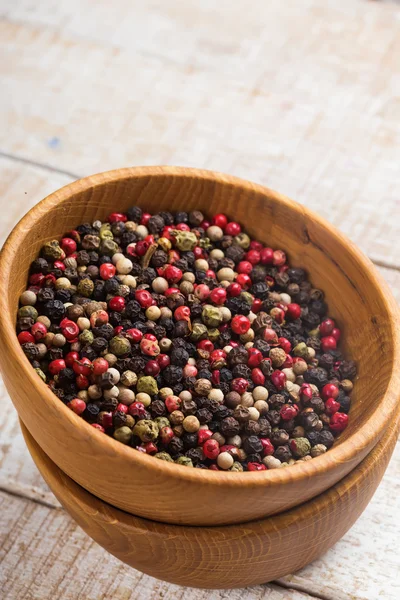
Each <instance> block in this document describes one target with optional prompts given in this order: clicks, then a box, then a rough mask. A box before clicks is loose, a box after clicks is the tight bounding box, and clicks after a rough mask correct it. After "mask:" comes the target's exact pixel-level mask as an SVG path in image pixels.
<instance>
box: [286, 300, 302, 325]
mask: <svg viewBox="0 0 400 600" xmlns="http://www.w3.org/2000/svg"><path fill="white" fill-rule="evenodd" d="M286 316H287V317H288V318H289V319H292V320H293V321H294V320H295V319H300V316H301V306H300V305H299V304H296V303H295V302H291V303H290V304H288V305H287V310H286Z"/></svg>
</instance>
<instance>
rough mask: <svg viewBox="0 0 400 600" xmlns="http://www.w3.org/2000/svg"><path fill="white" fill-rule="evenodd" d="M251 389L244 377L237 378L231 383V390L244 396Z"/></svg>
mask: <svg viewBox="0 0 400 600" xmlns="http://www.w3.org/2000/svg"><path fill="white" fill-rule="evenodd" d="M248 387H249V382H248V381H247V379H244V377H236V378H235V379H233V380H232V381H231V390H232V391H234V392H237V393H238V394H244V393H245V391H246V390H247V388H248Z"/></svg>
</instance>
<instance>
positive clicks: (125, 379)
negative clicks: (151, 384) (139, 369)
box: [120, 370, 138, 387]
mask: <svg viewBox="0 0 400 600" xmlns="http://www.w3.org/2000/svg"><path fill="white" fill-rule="evenodd" d="M137 379H138V378H137V375H136V373H134V372H133V371H129V370H128V371H124V372H123V373H121V379H120V382H121V383H122V385H125V386H126V387H133V386H134V385H136V384H137Z"/></svg>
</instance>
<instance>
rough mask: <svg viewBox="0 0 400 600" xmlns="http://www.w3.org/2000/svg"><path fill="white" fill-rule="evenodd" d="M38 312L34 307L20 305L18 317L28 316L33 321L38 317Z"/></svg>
mask: <svg viewBox="0 0 400 600" xmlns="http://www.w3.org/2000/svg"><path fill="white" fill-rule="evenodd" d="M38 316H39V313H38V311H37V310H36V308H35V307H33V306H21V308H20V309H19V310H18V318H19V319H23V318H24V317H29V318H30V319H33V320H34V321H35V320H36V319H37V318H38Z"/></svg>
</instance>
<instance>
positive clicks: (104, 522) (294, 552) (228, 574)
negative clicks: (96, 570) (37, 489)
mask: <svg viewBox="0 0 400 600" xmlns="http://www.w3.org/2000/svg"><path fill="white" fill-rule="evenodd" d="M21 427H22V431H23V434H24V437H25V440H26V442H27V445H28V448H29V451H30V452H31V455H32V457H33V459H34V461H35V463H36V465H37V467H38V468H39V471H40V472H41V474H42V476H43V477H44V479H45V480H46V482H47V484H48V485H49V487H50V488H51V489H52V491H53V492H54V494H55V495H56V496H57V498H58V500H59V501H60V502H61V504H62V505H63V506H64V508H65V509H66V511H67V512H68V513H69V514H70V515H71V516H72V517H73V518H74V519H75V521H76V522H77V523H78V525H80V526H81V527H82V528H83V529H84V531H85V532H86V533H87V534H88V535H89V536H90V537H92V538H93V539H94V540H95V541H96V542H97V543H99V544H100V545H101V546H102V547H103V548H105V549H106V550H107V551H108V552H111V553H112V554H114V556H116V557H117V558H119V559H120V560H122V561H123V562H125V563H126V564H128V565H130V566H132V567H134V568H135V569H139V570H140V571H143V572H144V573H147V574H148V575H151V576H153V577H157V578H159V579H163V580H166V581H169V582H171V583H175V584H178V585H183V586H191V587H200V588H208V589H210V588H233V587H244V586H248V585H256V584H260V583H267V582H268V581H272V580H274V579H278V578H279V577H283V576H285V575H288V574H290V573H293V572H295V571H297V570H298V569H301V568H302V567H304V566H305V565H307V564H308V563H310V562H311V561H313V560H315V559H316V558H317V557H318V556H320V555H321V554H322V553H324V552H326V550H328V548H330V547H331V546H332V545H333V544H335V543H336V542H337V541H338V540H339V539H340V538H341V537H342V536H343V535H344V534H345V533H346V531H348V529H349V528H350V527H351V526H352V525H353V523H354V522H355V521H356V519H358V517H359V516H360V514H361V513H362V512H363V510H364V509H365V508H366V506H367V504H368V502H369V501H370V499H371V497H372V496H373V494H374V492H375V490H376V488H377V486H378V484H379V482H380V480H381V478H382V476H383V474H384V472H385V469H386V467H387V464H388V462H389V459H390V457H391V455H392V452H393V449H394V447H395V444H396V440H397V436H398V430H399V422H397V424H393V425H392V426H391V427H389V429H388V431H387V432H386V434H385V436H384V439H382V440H381V441H380V442H379V443H378V444H377V445H376V446H375V447H374V448H373V450H372V451H371V452H370V453H369V454H368V455H367V457H366V458H365V459H364V460H363V461H362V462H361V463H360V464H359V465H358V466H357V467H356V468H355V469H354V470H353V471H352V472H351V473H350V474H349V475H347V476H346V477H345V478H343V479H342V480H341V481H340V482H339V483H337V484H336V485H334V486H333V487H332V488H329V489H328V490H327V491H325V492H324V493H323V494H320V495H319V496H317V497H316V498H312V499H311V500H309V501H308V502H306V503H304V504H302V505H301V506H297V507H295V508H293V509H291V510H289V511H287V512H284V513H281V514H279V515H275V516H273V517H267V518H265V519H262V520H258V521H252V522H250V523H243V524H242V523H240V524H237V525H225V526H219V527H188V526H180V525H166V524H163V523H156V522H154V521H149V520H146V519H141V518H139V517H135V516H134V515H130V514H128V513H125V512H123V511H121V510H119V509H116V508H114V507H112V506H110V505H108V504H106V503H105V502H103V501H101V500H99V498H96V497H95V496H93V495H92V494H89V493H88V492H86V491H85V490H84V489H83V488H82V487H80V486H78V484H76V483H75V482H74V481H73V480H72V479H71V478H69V477H68V476H67V475H65V473H63V472H62V471H61V470H60V469H59V468H58V467H57V466H56V465H55V463H53V462H52V461H51V460H50V459H49V458H48V456H47V455H46V454H45V453H44V452H43V450H42V449H41V448H40V446H39V445H38V444H37V443H36V442H35V441H34V439H33V438H32V436H31V435H30V434H29V432H28V430H27V429H26V428H25V427H24V425H23V423H22V422H21Z"/></svg>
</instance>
